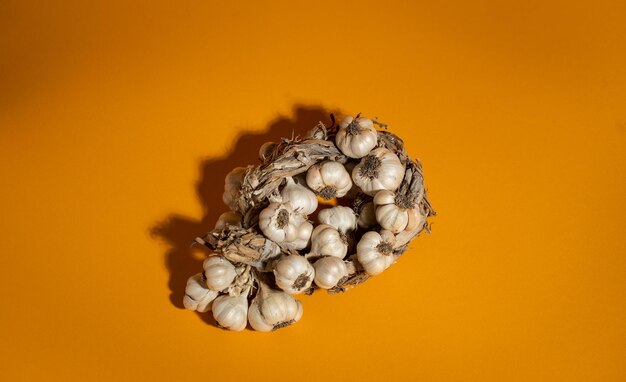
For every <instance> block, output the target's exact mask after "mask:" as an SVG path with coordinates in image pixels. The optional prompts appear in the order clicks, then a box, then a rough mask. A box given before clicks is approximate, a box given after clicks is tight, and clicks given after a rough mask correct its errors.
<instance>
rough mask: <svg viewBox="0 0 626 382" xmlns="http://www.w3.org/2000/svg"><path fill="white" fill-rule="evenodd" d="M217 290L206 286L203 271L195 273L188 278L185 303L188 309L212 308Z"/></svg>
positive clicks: (205, 310) (202, 309)
mask: <svg viewBox="0 0 626 382" xmlns="http://www.w3.org/2000/svg"><path fill="white" fill-rule="evenodd" d="M217 294H218V293H217V292H216V291H214V290H211V289H209V288H207V287H206V284H205V282H204V278H203V276H202V273H198V274H197V275H193V276H191V277H190V278H189V280H187V287H186V288H185V297H184V298H183V305H184V306H185V308H186V309H189V310H196V311H198V312H202V313H204V312H208V311H209V310H211V303H212V302H213V300H215V298H216V297H217Z"/></svg>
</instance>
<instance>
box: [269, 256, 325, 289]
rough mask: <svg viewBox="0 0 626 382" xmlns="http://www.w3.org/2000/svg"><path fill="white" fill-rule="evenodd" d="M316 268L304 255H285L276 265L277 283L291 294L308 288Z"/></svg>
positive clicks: (275, 275)
mask: <svg viewBox="0 0 626 382" xmlns="http://www.w3.org/2000/svg"><path fill="white" fill-rule="evenodd" d="M314 275H315V270H314V269H313V266H312V265H311V263H309V262H308V260H307V259H305V258H304V256H300V255H296V254H290V255H287V256H283V257H282V258H281V259H280V260H278V262H277V263H276V265H275V266H274V277H275V278H276V285H278V287H279V288H280V289H282V290H284V291H285V292H287V293H289V294H298V293H301V292H302V291H305V290H307V289H308V288H309V287H310V286H311V283H312V282H313V277H314Z"/></svg>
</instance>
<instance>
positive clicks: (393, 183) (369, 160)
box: [352, 147, 405, 196]
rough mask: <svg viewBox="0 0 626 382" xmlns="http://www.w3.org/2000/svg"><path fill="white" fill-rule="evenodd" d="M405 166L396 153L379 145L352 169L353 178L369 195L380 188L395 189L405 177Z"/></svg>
mask: <svg viewBox="0 0 626 382" xmlns="http://www.w3.org/2000/svg"><path fill="white" fill-rule="evenodd" d="M404 171H405V169H404V166H403V165H402V163H401V162H400V159H399V158H398V156H397V155H396V154H394V153H393V152H391V151H389V150H387V149H386V148H384V147H379V148H376V149H374V150H372V151H371V152H370V153H369V154H367V155H366V156H365V157H364V158H363V159H361V162H359V164H357V165H356V166H355V167H354V169H353V170H352V180H353V181H354V183H355V184H356V185H357V186H359V187H360V188H361V190H362V191H363V192H364V193H366V194H368V195H372V196H373V195H375V194H376V192H378V191H380V190H390V191H395V190H396V189H397V188H398V187H399V186H400V184H401V183H402V179H404Z"/></svg>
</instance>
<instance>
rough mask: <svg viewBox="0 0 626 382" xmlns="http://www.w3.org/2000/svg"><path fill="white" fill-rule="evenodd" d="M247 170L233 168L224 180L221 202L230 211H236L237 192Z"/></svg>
mask: <svg viewBox="0 0 626 382" xmlns="http://www.w3.org/2000/svg"><path fill="white" fill-rule="evenodd" d="M247 170H248V169H247V168H245V167H235V168H234V169H233V170H232V171H231V172H229V173H228V174H227V175H226V178H225V179H224V193H223V194H222V200H223V201H224V203H225V204H226V205H227V206H228V207H230V209H231V210H237V199H238V198H239V191H240V190H241V184H242V182H243V178H244V176H245V175H246V171H247Z"/></svg>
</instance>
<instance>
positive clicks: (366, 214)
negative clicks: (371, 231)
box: [357, 201, 377, 228]
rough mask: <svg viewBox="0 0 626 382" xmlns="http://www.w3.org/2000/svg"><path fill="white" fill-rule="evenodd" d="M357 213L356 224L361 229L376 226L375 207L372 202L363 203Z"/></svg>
mask: <svg viewBox="0 0 626 382" xmlns="http://www.w3.org/2000/svg"><path fill="white" fill-rule="evenodd" d="M360 208H361V210H360V211H359V218H358V219H357V224H358V225H359V227H361V228H370V227H373V226H375V225H376V223H377V221H376V206H375V205H374V202H372V201H369V202H366V203H364V204H363V205H362V206H361V207H360Z"/></svg>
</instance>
